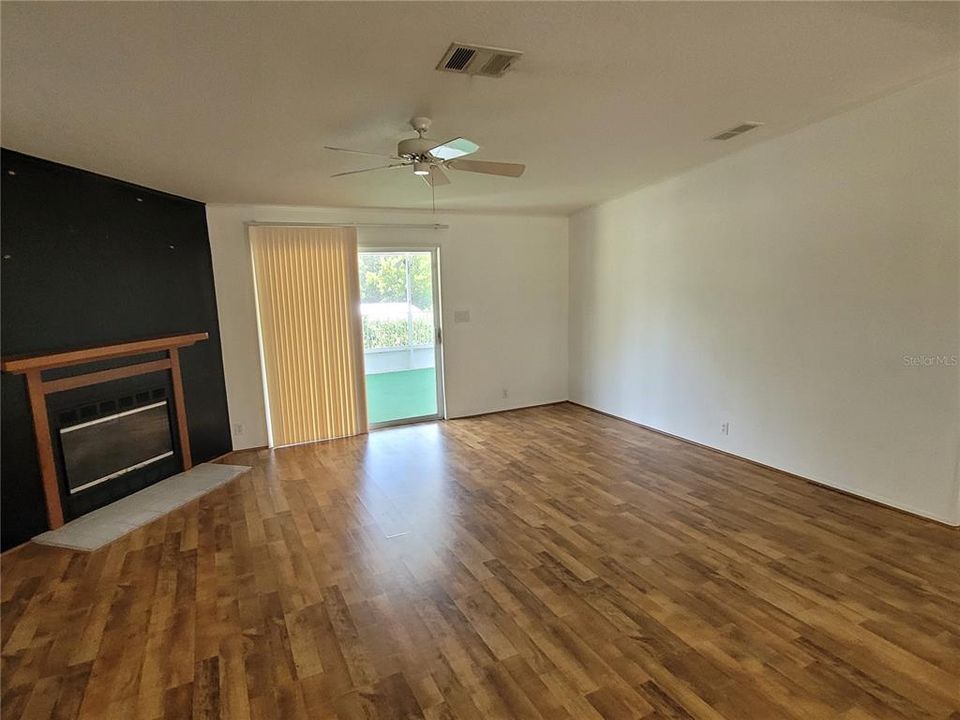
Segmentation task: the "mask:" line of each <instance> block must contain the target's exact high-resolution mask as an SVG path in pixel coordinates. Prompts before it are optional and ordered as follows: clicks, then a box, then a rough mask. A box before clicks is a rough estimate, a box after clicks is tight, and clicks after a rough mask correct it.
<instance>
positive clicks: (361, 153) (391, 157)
mask: <svg viewBox="0 0 960 720" xmlns="http://www.w3.org/2000/svg"><path fill="white" fill-rule="evenodd" d="M323 149H324V150H336V151H337V152H348V153H357V154H359V155H373V156H374V157H382V158H390V159H391V160H399V159H400V158H398V157H397V156H396V155H388V154H387V153H375V152H367V151H366V150H352V149H350V148H342V147H333V146H332V145H324V146H323Z"/></svg>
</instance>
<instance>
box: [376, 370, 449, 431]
mask: <svg viewBox="0 0 960 720" xmlns="http://www.w3.org/2000/svg"><path fill="white" fill-rule="evenodd" d="M436 412H437V372H436V369H435V368H419V369H416V370H400V371H397V372H385V373H371V374H368V375H367V419H368V422H369V423H370V424H371V425H372V424H374V423H382V422H389V421H391V420H402V419H404V418H413V417H421V416H424V415H434V414H435V413H436Z"/></svg>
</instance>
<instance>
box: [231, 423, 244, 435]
mask: <svg viewBox="0 0 960 720" xmlns="http://www.w3.org/2000/svg"><path fill="white" fill-rule="evenodd" d="M233 434H234V435H243V423H234V424H233Z"/></svg>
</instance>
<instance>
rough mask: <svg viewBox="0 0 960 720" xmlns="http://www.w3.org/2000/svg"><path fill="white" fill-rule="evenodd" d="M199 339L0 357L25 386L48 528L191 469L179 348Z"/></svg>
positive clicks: (201, 337)
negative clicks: (24, 379) (20, 376)
mask: <svg viewBox="0 0 960 720" xmlns="http://www.w3.org/2000/svg"><path fill="white" fill-rule="evenodd" d="M207 337H208V336H207V333H205V332H201V333H191V334H187V335H171V336H168V337H162V338H151V339H148V340H134V341H131V342H125V343H118V344H115V345H104V346H100V347H94V348H83V349H79V350H67V351H64V352H58V353H52V354H46V355H33V356H28V357H19V358H4V360H3V362H2V364H0V368H2V370H3V371H4V372H8V373H17V374H22V375H24V376H25V378H26V381H27V383H26V384H27V394H28V396H29V400H30V410H31V414H32V415H33V429H34V436H35V437H36V441H37V457H38V460H39V461H40V473H41V479H42V482H43V494H44V500H45V501H46V505H47V519H48V521H49V524H50V528H51V529H56V528H58V527H60V526H62V525H63V522H64V519H67V520H71V519H74V518H76V517H79V516H80V515H83V514H84V513H87V512H90V511H91V510H94V509H96V508H98V507H100V506H102V505H106V504H108V503H110V502H113V501H114V500H117V499H119V498H121V497H124V496H125V495H129V494H131V493H134V492H136V491H137V490H140V489H141V488H144V487H146V486H147V485H150V484H152V483H154V482H157V481H158V480H161V479H163V478H165V477H169V476H170V475H174V474H176V473H178V472H180V471H181V470H189V469H190V468H191V467H192V465H193V461H192V459H191V455H190V440H189V436H188V433H187V414H186V407H185V402H184V398H183V381H182V378H181V371H180V350H181V349H182V348H185V347H188V346H190V345H193V344H194V343H196V342H200V341H202V340H206V339H207ZM137 356H139V358H140V359H138V357H137ZM146 358H153V359H146Z"/></svg>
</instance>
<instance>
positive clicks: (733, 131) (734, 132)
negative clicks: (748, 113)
mask: <svg viewBox="0 0 960 720" xmlns="http://www.w3.org/2000/svg"><path fill="white" fill-rule="evenodd" d="M761 125H763V123H762V122H745V123H741V124H739V125H737V126H736V127H732V128H730V129H729V130H724V131H723V132H722V133H718V134H716V135H714V136H713V137H712V138H710V139H711V140H729V139H731V138H735V137H737V136H738V135H743V134H744V133H745V132H750V131H751V130H753V129H755V128H758V127H760V126H761Z"/></svg>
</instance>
